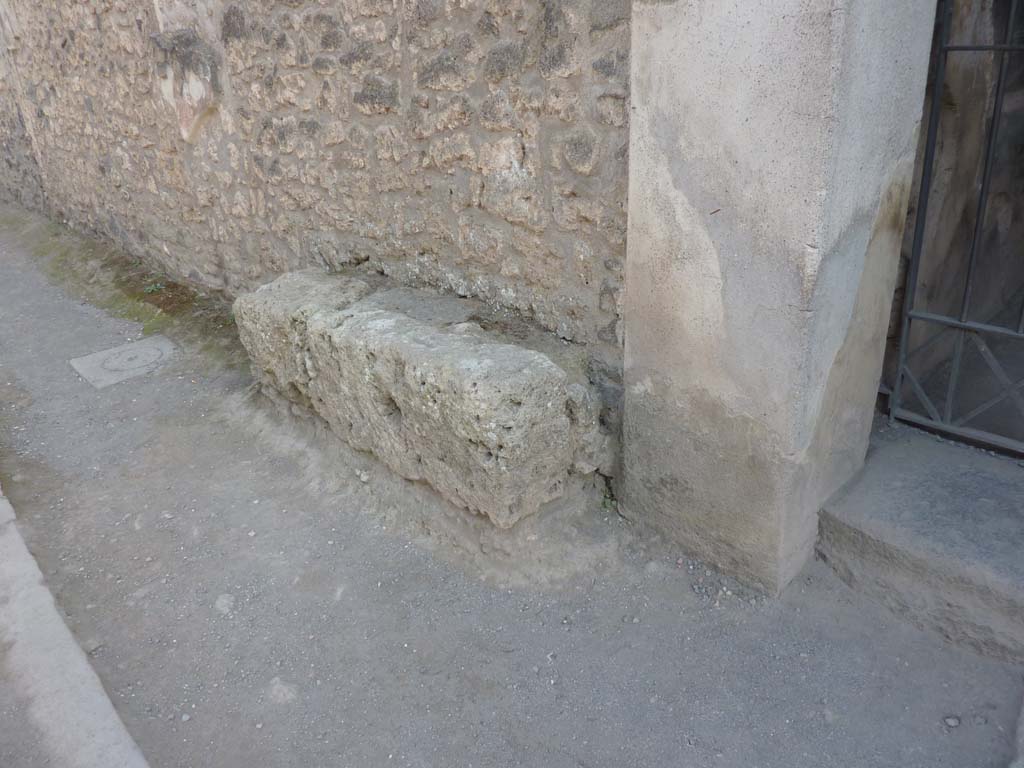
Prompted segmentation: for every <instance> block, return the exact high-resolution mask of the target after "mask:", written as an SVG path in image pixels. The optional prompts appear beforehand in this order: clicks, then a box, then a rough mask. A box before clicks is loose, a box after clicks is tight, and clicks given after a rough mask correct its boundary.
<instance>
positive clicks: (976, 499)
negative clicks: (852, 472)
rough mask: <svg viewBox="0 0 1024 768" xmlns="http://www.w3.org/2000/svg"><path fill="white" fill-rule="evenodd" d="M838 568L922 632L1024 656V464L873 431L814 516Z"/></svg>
mask: <svg viewBox="0 0 1024 768" xmlns="http://www.w3.org/2000/svg"><path fill="white" fill-rule="evenodd" d="M820 527H821V535H820V539H819V542H818V549H819V551H820V552H821V553H822V554H823V555H824V556H825V558H826V559H827V560H828V562H829V563H831V565H832V567H833V568H834V569H835V570H836V572H837V573H838V574H839V575H840V576H841V577H842V578H843V580H844V581H847V582H848V583H850V584H851V585H854V586H855V587H856V588H857V589H858V590H860V591H863V592H865V593H867V594H869V595H871V596H872V597H874V598H875V599H877V600H879V601H881V602H882V603H884V604H885V605H887V606H888V607H890V608H892V609H893V610H895V611H896V612H897V613H898V614H900V615H901V616H904V617H906V618H909V619H910V620H911V621H913V622H914V623H915V624H918V625H919V626H922V627H927V628H931V629H935V630H938V631H939V632H941V633H942V634H943V635H944V636H945V637H947V638H948V639H950V640H952V641H954V642H957V643H963V644H966V645H969V646H971V647H973V648H975V649H976V650H978V651H981V652H982V653H985V654H988V655H991V656H994V657H996V658H1001V659H1005V660H1011V661H1017V662H1020V661H1024V557H1022V555H1021V553H1022V552H1024V470H1022V469H1021V467H1020V465H1019V463H1018V462H1016V461H1014V460H1012V459H1007V458H1003V457H997V456H993V455H991V454H989V453H987V452H984V451H979V450H976V449H973V448H969V447H967V446H962V445H956V444H953V443H948V442H945V441H942V440H939V439H937V438H935V437H932V436H931V435H927V434H924V433H921V432H917V431H915V430H913V429H910V428H908V427H896V428H893V429H886V430H884V431H882V432H881V433H877V434H876V435H875V438H874V440H873V443H872V451H871V453H870V454H869V456H868V460H867V464H866V466H865V468H864V472H863V474H862V475H861V476H860V477H858V478H857V479H856V480H854V481H853V482H851V483H850V484H849V486H848V487H847V488H845V489H844V490H843V492H842V493H840V494H837V496H836V497H835V498H833V499H831V500H830V501H829V502H828V503H827V504H826V505H825V508H824V509H823V510H822V513H821V523H820Z"/></svg>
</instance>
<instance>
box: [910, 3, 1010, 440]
mask: <svg viewBox="0 0 1024 768" xmlns="http://www.w3.org/2000/svg"><path fill="white" fill-rule="evenodd" d="M1021 5H1024V2H1022V1H1021V0H1002V1H1000V0H994V1H993V2H987V3H986V2H981V3H979V2H977V0H973V1H972V0H963V3H962V4H961V3H960V0H940V4H939V18H938V22H937V25H938V26H937V30H936V38H935V39H936V43H935V49H934V51H933V56H934V58H933V70H932V72H933V74H932V88H931V104H930V108H929V115H928V126H927V134H926V139H925V147H924V152H923V156H922V167H921V172H920V179H921V182H920V195H919V198H918V202H917V208H916V213H915V214H914V215H915V216H916V218H915V221H914V230H913V237H914V239H913V246H912V250H911V254H910V261H909V266H908V269H907V283H906V290H905V293H904V305H903V314H902V327H901V332H900V344H899V357H898V363H897V369H896V376H895V382H894V386H893V388H892V393H891V398H890V415H891V417H892V418H896V419H900V420H903V421H907V422H912V423H914V424H917V425H919V426H923V427H925V428H928V429H931V430H934V431H938V432H943V433H948V434H951V435H954V436H956V437H959V438H961V439H965V440H967V441H970V442H974V443H980V444H983V445H986V446H989V447H994V448H999V449H1002V450H1007V451H1011V452H1015V453H1024V239H1018V236H1020V235H1021V234H1024V229H1022V230H1021V231H1020V232H1018V231H1017V225H1018V223H1021V224H1022V225H1024V213H1022V212H1021V211H1022V210H1024V203H1022V204H1021V208H1020V209H1018V206H1017V202H1016V201H1017V200H1018V199H1021V200H1022V201H1024V8H1021V7H1020V6H1021ZM979 6H984V8H985V10H984V11H982V12H979V11H978V10H977V9H978V7H979ZM979 13H984V14H986V15H985V16H984V18H983V19H981V21H979V20H978V14H979ZM972 14H973V16H972ZM982 22H984V23H982ZM989 22H991V23H989ZM979 30H981V31H982V32H984V34H979ZM972 37H973V38H974V39H970V38H972ZM977 37H982V38H984V39H983V40H978V39H977ZM958 89H959V90H958ZM967 93H973V94H974V97H973V98H975V101H976V102H980V103H973V104H972V103H971V100H970V99H969V98H967V97H965V95H964V94H967ZM1018 112H1020V117H1019V118H1018ZM944 121H945V122H944ZM954 124H955V125H954ZM951 126H952V127H951ZM971 130H973V131H974V132H973V134H971V135H973V136H974V137H975V142H974V145H972V146H967V145H966V144H964V145H962V146H961V145H955V142H957V141H959V142H962V143H964V142H967V139H965V138H964V136H966V135H968V134H969V133H970V131H971ZM957 131H961V133H959V134H958V133H957ZM951 132H952V133H951ZM965 162H970V163H972V164H973V165H976V170H973V171H965V170H964V169H963V168H962V167H961V166H963V165H964V163H965ZM958 173H960V178H961V179H962V178H963V177H964V176H965V174H967V173H973V174H974V175H973V176H972V177H971V183H968V184H963V185H959V184H958V183H957V179H958V177H957V174H958ZM994 188H995V191H994ZM936 189H938V190H939V191H936ZM936 196H939V197H941V200H939V201H938V202H936V203H935V205H934V206H933V210H932V211H929V203H930V202H933V199H932V198H934V197H936ZM994 197H995V198H996V201H995V203H993V198H994ZM958 201H959V206H960V207H959V208H957V207H956V205H955V204H956V203H957V202H958ZM972 216H973V220H972V218H971V217H972ZM929 217H931V218H929ZM943 237H945V238H946V240H945V241H943V239H942V238H943ZM958 238H959V240H958ZM946 246H948V247H946Z"/></svg>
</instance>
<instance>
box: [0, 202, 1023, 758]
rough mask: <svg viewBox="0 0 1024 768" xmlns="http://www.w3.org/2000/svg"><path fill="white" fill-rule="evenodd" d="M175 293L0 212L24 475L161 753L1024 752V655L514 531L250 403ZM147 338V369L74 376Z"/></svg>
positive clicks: (44, 540) (842, 592)
mask: <svg viewBox="0 0 1024 768" xmlns="http://www.w3.org/2000/svg"><path fill="white" fill-rule="evenodd" d="M158 285H161V286H162V287H156V286H158ZM167 285H171V283H169V282H164V281H163V279H162V278H160V277H159V276H153V275H151V274H148V273H146V271H145V270H144V269H142V268H141V267H140V266H139V265H138V264H134V265H133V264H130V263H126V262H124V261H123V260H121V259H120V257H118V256H117V255H116V254H112V253H108V252H107V251H105V250H104V249H102V248H98V247H97V246H95V245H94V244H90V243H88V242H87V241H84V240H82V239H79V238H77V237H73V236H70V235H68V234H66V233H63V232H62V231H61V230H59V229H58V228H55V227H52V226H48V225H43V224H41V223H40V222H39V221H38V220H35V219H32V218H29V217H25V216H24V215H21V214H12V213H11V212H7V213H5V214H4V215H2V216H0V482H2V483H3V486H4V489H5V491H6V493H7V495H8V497H9V498H10V499H11V501H12V503H13V505H14V508H15V510H16V511H17V514H18V518H19V519H18V526H19V528H20V530H21V532H22V534H23V536H24V538H25V539H26V540H27V542H28V544H29V546H30V548H31V550H32V552H33V554H34V555H35V557H36V558H37V560H38V562H39V564H40V567H41V569H42V570H43V573H44V574H45V576H46V578H47V580H48V583H49V586H50V588H51V590H52V592H53V593H54V596H55V598H56V599H57V602H58V604H59V606H60V607H61V609H62V611H63V613H64V615H65V617H66V620H67V623H68V625H69V626H70V627H71V629H72V631H73V632H74V633H75V636H76V637H77V639H78V641H79V643H80V644H81V645H82V647H83V648H84V649H85V650H86V652H87V653H88V654H89V657H90V660H91V662H92V664H93V666H94V668H95V669H96V671H97V673H98V674H99V676H100V679H101V680H102V682H103V684H104V686H105V688H106V690H107V692H108V693H109V695H110V697H111V699H112V701H113V703H114V705H115V707H116V708H117V710H118V712H119V713H120V715H121V718H122V719H123V720H124V722H125V724H126V726H127V727H128V729H129V731H130V732H131V734H132V735H133V736H134V738H135V740H136V741H137V742H138V744H139V746H140V747H141V749H142V751H143V752H144V753H145V755H146V756H147V758H148V759H149V761H150V764H151V765H152V766H153V768H170V767H171V766H194V767H196V768H199V767H200V766H203V767H205V766H223V767H225V768H233V767H235V766H237V767H238V768H242V767H243V766H244V767H246V768H248V767H250V766H261V767H263V766H266V767H267V768H271V767H276V766H303V768H308V767H310V766H353V767H355V766H391V765H394V766H415V767H417V768H418V767H421V766H422V767H425V766H466V767H467V768H468V767H469V766H473V767H474V768H491V767H495V768H496V767H498V766H544V768H563V767H564V768H599V767H604V766H608V767H609V768H610V767H612V766H614V767H615V768H622V767H623V766H730V767H731V766H736V767H737V768H738V767H740V766H742V767H743V768H754V767H760V768H769V767H778V768H801V767H803V766H806V767H808V768H810V767H812V766H815V767H817V766H858V767H861V768H870V767H873V766H878V767H879V768H880V767H881V766H901V768H912V767H914V766H919V767H920V768H941V767H943V766H948V767H949V768H964V767H965V766H977V767H979V768H989V767H992V768H996V767H998V768H1003V767H1004V766H1005V765H1006V764H1007V763H1008V762H1009V761H1010V759H1011V750H1012V746H1011V745H1012V742H1013V729H1014V724H1015V721H1016V717H1017V713H1018V711H1019V708H1020V703H1021V696H1022V691H1024V679H1022V670H1021V669H1020V668H1015V667H1010V666H1007V665H1004V664H1000V663H996V662H993V661H990V660H987V659H984V658H981V657H978V656H975V655H973V654H971V653H969V652H966V651H962V650H960V649H957V648H954V647H951V646H949V645H948V644H946V643H945V642H943V641H942V640H941V639H940V638H938V637H937V636H933V635H930V634H925V633H922V632H919V631H917V630H915V629H914V628H912V627H910V626H908V625H906V624H904V623H902V622H901V621H900V620H899V619H898V618H896V617H894V616H892V615H890V614H889V613H887V612H885V611H884V610H882V609H880V608H877V607H876V606H874V605H873V604H871V603H869V602H866V601H865V600H864V599H862V598H861V597H859V596H858V595H857V594H856V593H855V592H853V591H851V590H849V589H848V588H847V587H846V586H845V585H843V584H842V583H841V582H839V581H838V579H836V578H835V577H834V576H833V574H832V573H831V571H829V570H828V569H827V568H826V567H825V566H824V565H822V564H821V563H811V564H810V565H809V566H808V567H807V568H806V569H805V571H804V572H803V573H802V574H801V575H800V577H798V579H797V581H796V582H795V583H794V584H793V585H792V586H791V588H790V589H789V590H788V591H787V592H786V594H785V595H784V596H783V597H782V598H781V599H779V600H764V599H762V598H758V597H757V596H755V595H753V594H751V593H748V592H746V591H745V590H743V589H741V588H739V587H738V586H737V585H735V584H733V583H732V582H730V581H729V580H727V579H724V578H722V577H720V576H719V575H717V574H716V573H715V572H714V571H712V570H710V569H707V568H706V567H705V566H704V565H702V564H700V563H696V562H694V561H690V560H687V559H686V558H685V556H684V555H682V554H681V553H679V552H677V551H674V550H673V549H671V548H670V547H668V546H666V545H664V544H662V543H660V542H658V541H656V540H654V539H652V538H650V537H649V535H648V534H646V533H644V532H642V531H638V530H635V529H633V528H632V527H631V526H629V525H628V524H627V523H625V522H624V521H622V520H621V519H620V518H619V517H618V516H617V515H616V514H615V509H614V503H613V502H610V501H608V500H604V501H602V499H601V498H600V497H599V496H595V498H594V503H593V507H592V509H590V510H587V511H586V512H585V513H583V514H574V513H572V512H571V511H568V510H567V511H565V512H564V513H561V514H556V515H553V516H552V518H551V519H550V520H547V521H541V522H537V523H534V524H532V525H530V526H525V527H524V528H523V529H522V530H521V531H519V532H517V533H516V534H515V535H513V536H510V537H501V536H497V535H495V534H493V533H491V532H489V531H488V530H487V529H486V528H485V527H482V524H481V523H480V521H467V520H466V518H465V515H464V514H463V513H461V512H459V511H457V510H454V509H452V508H450V507H448V506H446V505H445V504H444V503H443V502H442V501H440V500H439V499H438V498H437V496H436V495H435V494H433V493H432V492H431V491H430V490H429V489H428V488H425V487H423V486H419V485H413V484H411V483H407V482H404V481H401V480H398V479H396V478H394V477H393V476H391V475H389V473H388V472H387V471H386V470H385V469H384V468H383V467H381V466H380V465H379V464H377V463H376V462H375V461H374V460H373V459H372V458H371V457H369V456H367V455H364V454H358V453H355V452H353V451H351V450H349V449H347V448H346V447H345V446H344V445H343V444H340V443H339V442H337V441H335V440H333V439H331V438H330V437H329V436H327V435H325V434H323V432H322V430H321V429H320V428H319V427H318V426H317V425H316V423H315V422H313V421H310V420H308V419H304V418H301V417H300V416H295V415H289V414H287V413H285V412H284V411H283V410H282V409H281V408H280V407H279V406H277V405H275V404H273V403H271V402H269V401H268V400H266V399H263V398H261V397H259V396H257V395H256V394H254V393H253V391H252V388H251V379H250V377H249V374H248V371H247V369H246V366H245V364H244V355H243V354H242V352H241V350H240V348H239V347H238V345H237V341H236V340H235V339H234V336H233V332H232V326H231V322H230V318H229V317H228V315H227V314H226V307H225V306H224V305H222V304H220V303H218V301H217V300H215V299H208V298H203V297H193V296H189V295H188V293H187V292H186V291H183V290H182V289H181V288H180V287H178V286H175V287H174V288H173V294H174V295H173V296H171V297H170V298H166V297H165V300H163V304H161V303H160V301H158V300H157V299H158V298H159V296H160V294H161V293H162V292H163V291H164V290H166V286H167ZM147 288H149V289H151V290H150V291H149V292H148V293H147V291H146V289H147ZM152 297H157V298H154V299H153V300H152V301H151V300H150V298H152ZM144 331H145V332H160V333H163V334H165V335H166V336H168V337H169V338H171V339H172V340H173V341H174V342H175V343H176V344H177V346H178V348H179V354H178V355H177V357H176V358H175V359H174V360H173V361H172V362H170V363H169V364H168V365H166V366H164V367H163V368H161V369H160V370H158V371H157V372H155V373H153V374H151V375H148V376H144V377H140V378H135V379H131V380H129V381H125V382H122V383H120V384H116V385H114V386H111V387H109V388H106V389H101V390H97V389H94V388H93V387H91V386H90V385H89V384H88V383H87V382H85V381H83V380H82V379H81V378H79V376H78V375H77V374H76V373H75V371H74V370H73V369H72V368H71V366H70V365H69V362H68V361H69V360H71V359H73V358H76V357H80V356H83V355H87V354H90V353H93V352H97V351H100V350H105V349H109V348H112V347H116V346H118V345H120V344H124V343H126V342H128V341H134V340H137V339H139V338H141V337H142V335H143V333H144ZM0 660H2V659H0ZM5 680H6V678H5V677H3V676H0V765H2V766H3V767H4V768H23V767H24V768H28V767H29V766H34V765H35V764H36V763H35V762H33V761H34V760H35V759H36V757H35V755H36V753H35V752H33V748H32V745H31V740H32V738H33V736H32V730H31V728H30V727H29V726H28V725H27V724H25V723H24V722H23V721H24V713H23V707H22V706H21V704H19V702H22V703H23V699H24V696H25V695H26V694H25V692H23V691H18V690H12V689H11V686H10V684H9V683H5Z"/></svg>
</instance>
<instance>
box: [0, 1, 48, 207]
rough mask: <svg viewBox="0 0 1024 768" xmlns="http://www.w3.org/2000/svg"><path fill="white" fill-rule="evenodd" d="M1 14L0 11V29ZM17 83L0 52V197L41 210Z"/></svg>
mask: <svg viewBox="0 0 1024 768" xmlns="http://www.w3.org/2000/svg"><path fill="white" fill-rule="evenodd" d="M2 21H3V16H2V12H0V30H2ZM17 87H18V86H17V83H16V82H15V79H14V71H13V70H12V68H11V67H10V65H9V62H8V60H7V59H6V58H5V57H4V55H3V54H2V53H0V200H7V201H11V202H15V203H18V204H19V205H23V206H25V207H26V208H29V209H32V210H42V209H43V204H44V201H45V198H44V196H43V183H42V178H41V177H40V175H39V164H38V163H37V162H36V156H35V152H34V151H33V149H32V140H31V139H30V138H29V135H28V133H27V131H26V130H25V121H24V119H23V118H22V115H21V108H20V106H19V104H18V98H17V91H16V89H17Z"/></svg>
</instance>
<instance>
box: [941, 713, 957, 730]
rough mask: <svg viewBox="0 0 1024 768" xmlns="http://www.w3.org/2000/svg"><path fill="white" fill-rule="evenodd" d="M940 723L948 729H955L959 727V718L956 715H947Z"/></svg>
mask: <svg viewBox="0 0 1024 768" xmlns="http://www.w3.org/2000/svg"><path fill="white" fill-rule="evenodd" d="M942 722H944V723H945V724H946V725H948V726H949V727H950V728H956V727H957V726H958V725H960V718H959V717H957V716H956V715H949V716H948V717H945V718H943V720H942Z"/></svg>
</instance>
